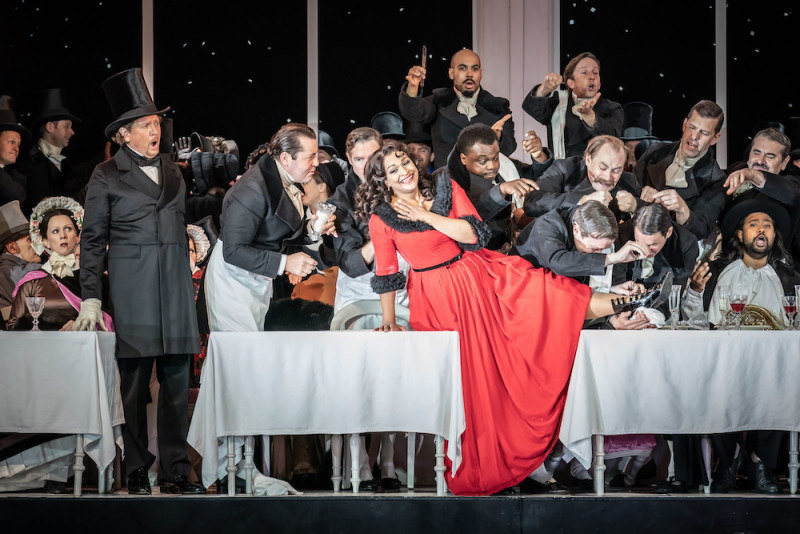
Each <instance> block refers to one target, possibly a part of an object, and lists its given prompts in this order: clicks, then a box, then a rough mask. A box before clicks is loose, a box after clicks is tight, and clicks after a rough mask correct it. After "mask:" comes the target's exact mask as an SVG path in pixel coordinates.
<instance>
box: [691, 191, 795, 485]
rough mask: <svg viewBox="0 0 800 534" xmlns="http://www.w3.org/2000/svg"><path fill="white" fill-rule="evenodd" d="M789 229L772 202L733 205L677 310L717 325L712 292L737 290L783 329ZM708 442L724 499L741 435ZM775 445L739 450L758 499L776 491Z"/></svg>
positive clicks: (776, 438) (764, 436)
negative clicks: (719, 239)
mask: <svg viewBox="0 0 800 534" xmlns="http://www.w3.org/2000/svg"><path fill="white" fill-rule="evenodd" d="M789 224H790V221H789V216H788V214H787V213H786V210H785V209H784V208H783V207H782V206H781V205H780V204H778V203H777V202H775V201H773V200H770V199H767V198H753V199H749V200H745V201H743V202H740V203H737V204H736V205H735V206H734V207H733V208H732V209H731V210H730V211H729V212H728V214H727V216H726V217H725V219H724V220H723V221H722V236H723V240H724V241H723V248H722V255H721V256H720V258H719V259H717V260H715V261H713V262H711V263H710V264H709V263H703V264H701V265H699V266H698V267H697V268H696V269H695V271H694V273H692V277H691V283H690V284H689V288H688V290H687V294H686V297H685V299H684V302H683V307H684V308H689V309H694V310H698V309H707V310H708V318H709V321H711V322H712V323H715V324H719V322H720V318H721V316H720V312H719V305H718V302H719V294H718V292H717V291H716V288H717V287H723V286H727V287H729V288H731V289H732V288H734V287H735V286H737V285H740V286H745V287H747V288H749V290H750V297H749V298H748V301H747V303H748V304H753V305H757V306H761V307H763V308H766V309H767V310H769V311H770V312H771V313H772V314H773V315H774V316H775V317H776V318H777V320H778V322H784V323H785V321H786V317H785V315H784V313H783V306H782V305H781V297H782V296H783V295H794V286H795V284H800V274H798V273H797V272H796V271H795V270H794V269H793V268H792V264H793V260H792V257H791V256H790V255H789V254H788V253H787V252H786V250H785V249H784V247H783V241H782V235H783V233H784V232H787V231H788V230H789ZM711 441H712V445H713V446H714V450H715V452H716V453H717V456H718V459H719V462H718V465H717V467H716V469H715V471H714V474H713V477H712V478H713V480H712V483H711V491H712V492H716V493H727V492H728V491H730V489H731V488H733V486H734V483H735V481H736V471H737V467H738V465H739V464H740V463H742V462H741V460H742V459H740V458H735V456H734V455H735V454H736V445H737V444H738V443H740V442H741V434H740V433H730V434H717V435H712V436H711ZM780 443H781V432H779V431H763V430H762V431H757V432H748V433H747V440H746V447H745V449H746V450H747V451H748V452H749V453H750V454H749V458H744V465H745V470H744V471H745V473H746V474H747V476H748V478H750V480H751V481H752V482H753V483H754V484H755V489H756V490H757V491H759V492H761V493H778V492H779V491H780V488H779V486H778V481H777V479H776V478H775V474H774V470H775V467H776V464H777V460H778V449H779V447H780ZM677 474H678V473H677V465H676V476H677Z"/></svg>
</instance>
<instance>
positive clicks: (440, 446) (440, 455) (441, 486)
mask: <svg viewBox="0 0 800 534" xmlns="http://www.w3.org/2000/svg"><path fill="white" fill-rule="evenodd" d="M435 439H436V466H435V467H434V468H433V470H434V471H435V472H436V495H438V496H439V497H443V496H444V495H445V487H446V486H445V483H444V472H445V466H444V438H443V437H442V436H436V438H435Z"/></svg>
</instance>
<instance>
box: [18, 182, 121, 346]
mask: <svg viewBox="0 0 800 534" xmlns="http://www.w3.org/2000/svg"><path fill="white" fill-rule="evenodd" d="M30 225H31V232H30V233H31V242H32V244H33V248H34V250H36V251H37V253H38V254H41V253H42V251H43V250H46V251H47V253H48V255H49V259H48V261H47V262H46V263H45V264H44V265H42V268H41V269H39V270H36V271H32V272H30V273H28V274H26V275H25V276H24V277H23V278H22V280H20V281H19V283H18V284H17V287H16V288H14V293H13V295H14V303H13V304H12V307H11V315H10V317H9V320H8V329H9V330H15V329H16V330H27V329H30V328H31V325H32V322H33V318H32V317H31V315H30V312H29V311H28V309H27V307H26V305H25V299H26V297H45V299H46V300H45V306H44V311H42V315H41V317H40V318H39V328H40V329H41V330H64V331H66V330H71V329H72V323H73V322H74V320H75V318H76V317H77V316H78V312H79V311H80V309H81V299H80V296H79V295H80V294H81V288H80V277H79V275H78V269H79V268H80V262H79V257H80V250H79V244H80V231H81V227H82V225H83V207H81V205H80V204H78V202H76V201H75V200H73V199H71V198H68V197H50V198H46V199H44V200H42V201H41V202H40V203H39V204H37V205H36V207H35V208H34V209H33V213H32V214H31V222H30ZM103 308H107V306H105V305H104V306H103ZM103 319H104V324H103V325H98V328H102V329H103V330H108V331H113V330H114V323H113V321H112V320H111V317H110V316H109V315H108V314H107V313H105V311H104V313H103Z"/></svg>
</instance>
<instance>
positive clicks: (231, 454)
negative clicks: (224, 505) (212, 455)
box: [225, 436, 236, 497]
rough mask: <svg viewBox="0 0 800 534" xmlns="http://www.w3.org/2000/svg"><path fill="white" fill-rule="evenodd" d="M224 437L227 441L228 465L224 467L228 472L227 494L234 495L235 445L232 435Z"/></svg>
mask: <svg viewBox="0 0 800 534" xmlns="http://www.w3.org/2000/svg"><path fill="white" fill-rule="evenodd" d="M225 439H226V440H227V442H228V454H227V457H228V466H227V467H226V468H225V470H226V471H227V472H228V495H230V496H231V497H233V496H234V495H236V446H235V444H234V437H233V436H226V437H225Z"/></svg>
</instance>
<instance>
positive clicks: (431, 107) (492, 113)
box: [399, 49, 517, 168]
mask: <svg viewBox="0 0 800 534" xmlns="http://www.w3.org/2000/svg"><path fill="white" fill-rule="evenodd" d="M425 75H426V71H425V67H422V66H421V65H415V66H413V67H411V68H410V69H409V70H408V75H407V76H406V83H405V84H404V85H403V87H402V88H401V89H400V97H399V106H400V114H401V115H403V117H404V118H405V119H406V120H408V121H412V122H421V123H424V124H428V123H430V125H431V136H432V137H433V152H434V165H435V166H436V167H437V168H439V167H444V166H445V165H447V156H448V155H449V154H450V151H451V150H452V149H453V145H455V142H456V138H457V137H458V134H459V132H461V130H463V129H464V128H465V127H466V126H467V125H469V124H475V123H483V124H488V125H489V126H491V127H492V129H493V130H494V131H495V133H496V134H497V139H498V141H499V143H500V151H501V152H502V153H503V154H505V155H509V154H511V153H512V152H514V150H515V149H516V148H517V141H516V140H515V139H514V121H512V120H511V108H510V107H509V103H508V100H506V99H505V98H499V97H496V96H494V95H492V94H491V93H489V91H487V90H485V89H483V88H482V87H481V78H482V77H483V69H482V67H481V59H480V57H478V54H476V53H475V52H473V51H472V50H469V49H464V50H459V51H458V52H456V53H455V54H453V57H452V59H451V60H450V69H449V76H450V79H451V80H453V86H452V87H441V88H439V89H434V90H433V94H432V95H430V96H426V97H424V98H423V97H421V96H420V83H421V82H422V81H423V80H425Z"/></svg>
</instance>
